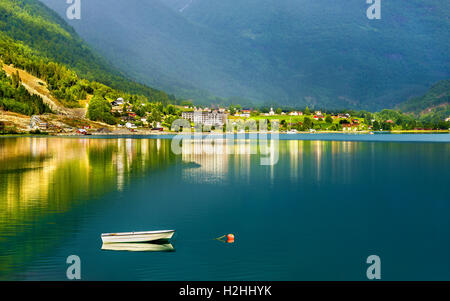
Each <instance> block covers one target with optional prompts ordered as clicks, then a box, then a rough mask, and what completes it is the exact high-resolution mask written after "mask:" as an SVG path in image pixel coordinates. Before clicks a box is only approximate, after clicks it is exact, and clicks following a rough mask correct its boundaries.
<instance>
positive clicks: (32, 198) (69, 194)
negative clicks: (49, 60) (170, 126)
mask: <svg viewBox="0 0 450 301" xmlns="http://www.w3.org/2000/svg"><path fill="white" fill-rule="evenodd" d="M174 158H175V157H174V155H173V154H172V153H171V152H170V145H169V144H168V143H161V141H160V140H154V139H153V140H147V139H142V140H136V139H74V138H5V139H0V240H1V241H2V243H1V245H0V279H3V278H4V277H5V276H4V274H5V273H6V274H8V273H11V272H12V271H14V272H17V271H16V269H15V267H16V266H23V265H22V264H21V263H23V262H24V261H29V260H33V258H34V257H36V256H39V254H40V253H41V252H43V251H45V250H47V249H50V248H51V247H52V246H54V245H56V244H58V240H59V239H62V238H63V237H67V236H68V235H70V233H69V230H68V229H70V231H74V228H75V230H76V228H77V227H76V226H75V227H74V224H73V223H74V222H75V221H76V220H77V219H76V218H70V215H68V214H69V212H70V214H73V213H74V212H76V210H77V208H82V207H83V206H87V205H89V202H88V201H90V200H93V199H96V197H97V196H101V195H104V194H106V193H108V192H112V191H114V190H121V189H122V188H123V187H124V185H126V184H127V183H128V181H129V177H130V176H131V175H133V176H135V175H144V174H145V173H147V172H148V171H149V170H157V169H160V168H164V167H165V166H168V164H170V163H171V162H174ZM45 238H47V239H45ZM42 240H45V241H46V243H45V244H42V243H39V242H40V241H42ZM7 279H11V275H8V278H7Z"/></svg>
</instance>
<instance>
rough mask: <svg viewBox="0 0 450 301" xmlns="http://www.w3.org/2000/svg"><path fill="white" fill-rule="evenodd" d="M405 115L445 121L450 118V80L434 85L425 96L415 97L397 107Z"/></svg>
mask: <svg viewBox="0 0 450 301" xmlns="http://www.w3.org/2000/svg"><path fill="white" fill-rule="evenodd" d="M397 108H398V109H400V110H401V111H403V112H405V113H411V114H413V115H415V116H416V117H422V118H425V119H427V118H426V117H430V118H431V119H436V120H444V119H446V118H448V117H450V80H442V81H440V82H438V83H436V84H435V85H433V86H432V87H431V88H430V89H429V90H428V91H427V93H425V95H423V96H421V97H414V98H411V99H409V100H407V101H405V102H402V103H400V104H399V105H398V106H397Z"/></svg>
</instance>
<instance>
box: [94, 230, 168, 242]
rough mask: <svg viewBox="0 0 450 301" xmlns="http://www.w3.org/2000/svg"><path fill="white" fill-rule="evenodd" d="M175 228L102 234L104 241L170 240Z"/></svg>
mask: <svg viewBox="0 0 450 301" xmlns="http://www.w3.org/2000/svg"><path fill="white" fill-rule="evenodd" d="M174 233H175V230H163V231H143V232H123V233H104V234H102V241H103V243H125V242H148V241H155V240H169V239H171V238H172V236H173V234H174Z"/></svg>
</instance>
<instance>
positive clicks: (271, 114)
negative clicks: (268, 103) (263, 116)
mask: <svg viewBox="0 0 450 301" xmlns="http://www.w3.org/2000/svg"><path fill="white" fill-rule="evenodd" d="M269 115H270V116H273V115H275V112H274V111H273V108H270V112H269Z"/></svg>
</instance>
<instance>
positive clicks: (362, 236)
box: [0, 134, 450, 280]
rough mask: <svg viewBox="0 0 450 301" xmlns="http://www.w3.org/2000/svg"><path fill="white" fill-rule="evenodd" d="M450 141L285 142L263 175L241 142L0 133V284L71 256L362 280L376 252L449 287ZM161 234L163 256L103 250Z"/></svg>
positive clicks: (60, 275)
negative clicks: (168, 241) (110, 235)
mask: <svg viewBox="0 0 450 301" xmlns="http://www.w3.org/2000/svg"><path fill="white" fill-rule="evenodd" d="M288 136H289V137H288ZM374 136H376V137H374ZM449 137H450V135H448V134H443V135H347V136H342V135H338V134H334V136H333V135H327V136H320V135H306V136H304V137H302V136H301V135H286V136H282V138H281V139H282V140H281V141H279V143H278V145H277V149H278V150H279V157H278V163H277V164H275V165H273V166H267V165H261V164H260V162H261V161H260V159H261V157H262V155H258V154H252V148H253V147H254V146H253V145H251V143H249V142H248V141H247V142H242V141H241V142H240V144H237V145H235V146H232V147H231V149H232V150H233V152H232V153H231V152H223V151H222V150H223V146H221V145H217V146H214V147H213V148H214V149H213V152H204V151H203V149H202V146H201V145H199V144H198V143H195V142H194V143H186V144H185V145H184V146H183V148H182V154H174V153H173V152H172V151H171V140H170V139H156V138H152V139H131V138H109V139H103V138H56V137H49V138H42V137H35V138H33V137H23V138H0V279H1V280H66V269H67V267H68V264H66V258H67V257H68V256H69V255H72V254H75V255H78V256H79V257H80V258H81V275H82V279H83V280H365V279H367V278H366V269H367V267H368V266H369V265H368V264H367V263H366V259H367V257H368V256H369V255H372V254H375V255H378V256H380V258H381V273H382V279H384V280H450V256H449V254H450V181H449V166H450V156H449V154H450V139H449ZM318 138H319V139H321V138H323V140H322V141H314V139H318ZM333 140H335V141H333ZM343 140H347V141H343ZM272 150H273V149H272ZM160 229H176V230H177V232H176V234H175V236H174V238H173V240H172V245H173V247H174V249H175V251H174V252H131V251H111V250H102V249H101V248H102V242H101V239H100V234H101V233H104V232H127V231H142V230H160ZM227 233H234V235H235V236H236V240H235V242H234V243H233V244H228V243H223V242H220V241H217V240H214V238H216V237H218V236H221V235H224V234H227Z"/></svg>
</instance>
